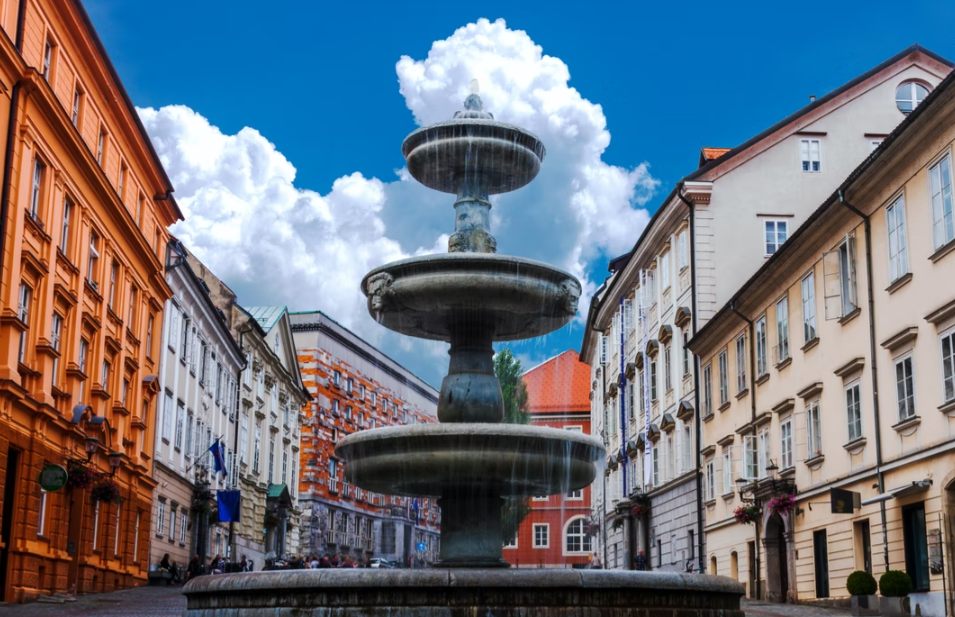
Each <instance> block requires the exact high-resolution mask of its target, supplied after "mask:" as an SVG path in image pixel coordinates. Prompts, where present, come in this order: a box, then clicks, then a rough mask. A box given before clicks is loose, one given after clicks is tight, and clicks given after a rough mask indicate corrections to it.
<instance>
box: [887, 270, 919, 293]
mask: <svg viewBox="0 0 955 617" xmlns="http://www.w3.org/2000/svg"><path fill="white" fill-rule="evenodd" d="M911 280H912V273H911V272H906V273H905V274H903V275H902V276H900V277H899V278H897V279H895V280H894V281H893V282H892V284H891V285H889V286H888V287H886V288H885V290H886V291H887V292H889V293H890V294H894V293H895V292H896V291H898V290H899V289H901V288H902V287H905V285H906V283H908V282H909V281H911Z"/></svg>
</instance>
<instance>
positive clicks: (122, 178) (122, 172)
mask: <svg viewBox="0 0 955 617" xmlns="http://www.w3.org/2000/svg"><path fill="white" fill-rule="evenodd" d="M125 185H126V164H125V163H122V164H120V166H119V182H118V183H117V184H116V194H117V195H119V200H120V201H124V200H125V198H126V195H125V193H123V188H124V187H125Z"/></svg>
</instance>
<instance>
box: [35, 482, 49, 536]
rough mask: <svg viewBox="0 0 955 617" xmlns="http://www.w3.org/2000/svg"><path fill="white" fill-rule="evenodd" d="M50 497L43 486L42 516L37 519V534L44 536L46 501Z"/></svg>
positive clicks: (41, 492)
mask: <svg viewBox="0 0 955 617" xmlns="http://www.w3.org/2000/svg"><path fill="white" fill-rule="evenodd" d="M48 497H49V493H47V492H46V491H45V490H43V489H42V488H41V489H40V518H39V520H38V521H37V525H36V535H38V536H42V535H43V532H44V531H46V502H47V498H48Z"/></svg>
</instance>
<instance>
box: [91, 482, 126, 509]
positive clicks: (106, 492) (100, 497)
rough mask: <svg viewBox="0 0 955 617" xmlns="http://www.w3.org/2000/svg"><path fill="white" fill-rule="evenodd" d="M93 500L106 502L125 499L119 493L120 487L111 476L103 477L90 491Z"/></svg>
mask: <svg viewBox="0 0 955 617" xmlns="http://www.w3.org/2000/svg"><path fill="white" fill-rule="evenodd" d="M90 499H91V500H92V501H94V502H95V501H104V502H106V503H119V502H121V501H122V500H123V498H122V497H120V495H119V487H118V486H116V483H115V482H113V480H112V479H111V478H108V477H107V478H101V479H100V480H99V482H97V483H96V484H95V485H94V486H93V490H91V491H90Z"/></svg>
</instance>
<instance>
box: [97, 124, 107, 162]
mask: <svg viewBox="0 0 955 617" xmlns="http://www.w3.org/2000/svg"><path fill="white" fill-rule="evenodd" d="M105 141H106V131H104V130H103V129H102V128H100V130H99V137H97V138H96V162H97V163H99V164H100V165H102V164H103V146H104V143H105Z"/></svg>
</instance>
